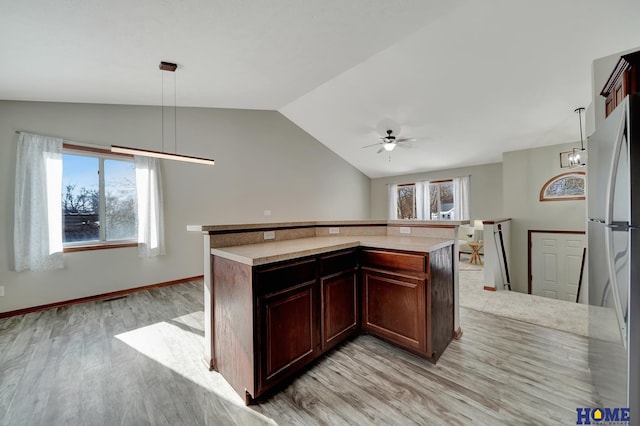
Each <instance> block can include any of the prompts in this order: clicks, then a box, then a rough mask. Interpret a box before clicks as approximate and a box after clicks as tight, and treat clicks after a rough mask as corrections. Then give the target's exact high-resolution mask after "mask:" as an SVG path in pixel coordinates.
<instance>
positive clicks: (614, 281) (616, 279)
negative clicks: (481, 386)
mask: <svg viewBox="0 0 640 426" xmlns="http://www.w3.org/2000/svg"><path fill="white" fill-rule="evenodd" d="M587 150H588V157H587V158H588V160H587V163H588V164H587V216H588V218H589V222H588V236H589V245H588V248H587V251H588V253H589V255H588V258H589V367H590V369H591V373H592V376H593V381H594V384H595V386H596V389H597V391H598V395H599V401H598V403H599V406H600V407H611V408H614V407H629V408H630V409H631V423H630V424H632V425H640V94H635V95H629V96H627V97H626V98H625V99H624V100H623V101H622V103H621V104H620V105H618V106H617V108H616V109H615V110H614V111H613V112H612V113H611V114H610V115H609V117H607V118H606V119H605V120H604V122H603V123H602V124H600V125H599V126H598V127H597V129H596V131H595V132H594V134H593V135H592V136H591V137H589V139H588V146H587Z"/></svg>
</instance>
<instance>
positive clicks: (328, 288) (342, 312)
mask: <svg viewBox="0 0 640 426" xmlns="http://www.w3.org/2000/svg"><path fill="white" fill-rule="evenodd" d="M320 289H321V292H322V350H323V351H326V350H327V349H329V348H331V347H332V346H335V345H337V344H338V343H340V342H341V341H343V340H344V339H346V338H348V337H349V336H351V335H353V333H355V332H356V331H357V330H358V276H357V274H356V271H355V270H353V269H352V270H351V271H345V272H342V273H338V274H335V275H331V276H328V277H324V278H321V279H320Z"/></svg>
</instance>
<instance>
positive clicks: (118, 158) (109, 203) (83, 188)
mask: <svg viewBox="0 0 640 426" xmlns="http://www.w3.org/2000/svg"><path fill="white" fill-rule="evenodd" d="M136 209H137V206H136V174H135V166H134V163H133V158H132V157H131V156H126V155H114V154H111V153H110V152H109V151H106V150H100V149H91V148H84V147H78V146H73V145H67V144H65V145H64V149H63V155H62V220H63V243H64V245H65V247H72V246H78V245H81V246H86V245H105V244H113V242H123V241H128V242H132V241H135V240H136V238H137V227H136V222H137V221H136Z"/></svg>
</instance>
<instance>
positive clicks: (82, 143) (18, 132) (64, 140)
mask: <svg viewBox="0 0 640 426" xmlns="http://www.w3.org/2000/svg"><path fill="white" fill-rule="evenodd" d="M15 133H16V135H19V134H21V133H31V132H25V131H23V130H16V131H15ZM31 134H36V133H31ZM40 136H49V135H40ZM52 137H57V136H52ZM59 139H62V141H63V142H67V143H69V144H73V145H79V146H86V147H88V148H98V149H104V150H107V151H108V150H109V146H108V145H98V144H95V143H90V142H78V141H72V140H71V139H65V138H59Z"/></svg>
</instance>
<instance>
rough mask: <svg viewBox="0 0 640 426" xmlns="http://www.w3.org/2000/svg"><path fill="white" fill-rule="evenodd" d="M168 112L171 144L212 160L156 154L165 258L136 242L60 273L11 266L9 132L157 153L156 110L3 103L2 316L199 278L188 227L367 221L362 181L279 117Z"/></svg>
mask: <svg viewBox="0 0 640 426" xmlns="http://www.w3.org/2000/svg"><path fill="white" fill-rule="evenodd" d="M177 117H178V128H177V131H178V145H179V147H180V151H181V152H183V153H186V154H191V155H195V156H204V157H213V158H215V159H216V165H215V166H213V167H207V166H200V165H190V164H186V163H179V162H174V161H163V170H164V185H165V221H166V244H167V255H166V256H163V257H159V258H154V259H147V260H143V259H139V258H138V257H137V252H136V249H135V248H124V249H111V250H99V251H89V252H78V253H67V254H65V269H63V270H60V271H53V272H23V273H16V272H13V271H12V270H11V269H12V267H13V249H12V247H13V197H14V174H15V157H16V143H17V136H16V135H15V134H14V130H25V131H29V132H33V133H41V134H45V135H52V136H60V137H63V138H65V139H69V140H74V141H80V142H88V143H93V144H97V145H104V146H108V145H110V144H118V145H127V146H136V147H139V148H146V149H156V150H157V149H160V147H161V126H160V109H159V107H146V106H123V105H88V104H87V105H83V104H63V103H58V104H56V103H40V102H11V101H0V200H1V203H2V204H1V207H0V208H1V212H2V214H1V217H0V285H4V286H5V296H4V297H0V312H5V311H11V310H15V309H21V308H26V307H30V306H37V305H42V304H47V303H52V302H56V301H62V300H69V299H74V298H80V297H85V296H91V295H96V294H101V293H106V292H111V291H116V290H122V289H127V288H132V287H138V286H143V285H147V284H153V283H158V282H164V281H170V280H175V279H180V278H184V277H189V276H195V275H201V274H202V272H203V259H202V236H201V235H199V234H195V233H188V232H187V231H186V230H185V227H186V225H188V224H225V223H250V222H277V221H292V220H343V219H366V218H368V217H369V190H370V181H369V178H367V177H366V176H365V175H363V174H362V173H360V172H359V171H357V170H356V169H355V168H353V167H352V166H350V165H349V164H348V163H346V162H345V161H344V160H342V159H341V158H340V157H338V156H337V155H336V154H334V153H333V152H332V151H330V150H329V149H327V148H326V147H325V146H324V145H322V144H320V143H319V142H318V141H317V140H315V139H314V138H312V137H311V136H310V135H308V134H307V133H305V132H304V131H303V130H301V129H300V128H298V127H297V126H295V125H294V124H293V123H291V122H290V121H289V120H288V119H286V118H285V117H284V116H282V115H281V114H280V113H278V112H275V111H249V110H228V109H206V108H186V109H184V108H180V109H179V110H178V112H177ZM172 143H173V141H171V147H172ZM265 209H268V210H271V211H272V216H270V217H265V216H264V210H265Z"/></svg>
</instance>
